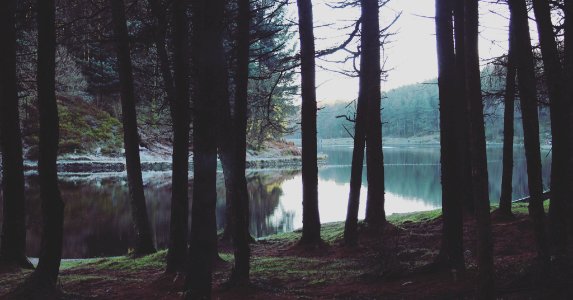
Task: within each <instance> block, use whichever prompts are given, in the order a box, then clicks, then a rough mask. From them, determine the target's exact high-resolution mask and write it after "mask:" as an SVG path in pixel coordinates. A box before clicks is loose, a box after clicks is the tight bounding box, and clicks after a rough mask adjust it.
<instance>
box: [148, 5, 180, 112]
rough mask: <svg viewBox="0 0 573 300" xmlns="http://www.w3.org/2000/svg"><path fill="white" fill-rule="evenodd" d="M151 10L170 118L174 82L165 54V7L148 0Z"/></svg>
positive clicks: (173, 110) (172, 109)
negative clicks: (154, 22)
mask: <svg viewBox="0 0 573 300" xmlns="http://www.w3.org/2000/svg"><path fill="white" fill-rule="evenodd" d="M148 2H149V7H150V8H151V12H152V13H153V15H154V16H155V19H156V22H157V27H156V28H155V33H154V35H153V38H154V39H155V42H154V43H155V48H156V49H157V58H158V60H159V70H160V72H161V77H162V79H163V84H164V85H165V94H166V95H167V101H168V103H169V111H170V113H171V120H172V121H173V120H174V119H175V118H176V117H175V116H174V114H175V106H176V104H175V101H176V100H175V97H176V96H175V93H176V91H175V83H174V82H173V74H172V73H171V66H170V63H169V55H168V54H167V52H168V51H167V17H166V13H167V8H166V7H164V6H163V5H161V0H148Z"/></svg>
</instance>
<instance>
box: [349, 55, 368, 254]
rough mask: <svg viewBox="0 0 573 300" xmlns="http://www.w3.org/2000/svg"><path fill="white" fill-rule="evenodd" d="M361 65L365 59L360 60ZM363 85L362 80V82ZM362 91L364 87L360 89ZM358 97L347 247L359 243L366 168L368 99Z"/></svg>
mask: <svg viewBox="0 0 573 300" xmlns="http://www.w3.org/2000/svg"><path fill="white" fill-rule="evenodd" d="M360 60H361V65H362V60H363V58H362V57H361V58H360ZM360 82H361V83H362V80H361V81H360ZM360 90H362V87H360ZM360 94H361V93H360V92H359V95H358V100H357V101H358V103H357V105H356V118H355V120H354V121H355V123H354V148H353V150H352V167H351V171H350V192H349V195H348V209H347V211H346V222H345V223H344V242H345V243H346V244H347V245H356V243H357V241H358V209H359V207H360V190H361V188H362V169H363V167H364V147H365V144H366V124H365V119H364V117H365V116H364V114H365V113H366V110H367V108H368V107H367V105H368V103H366V98H365V97H364V96H363V95H360Z"/></svg>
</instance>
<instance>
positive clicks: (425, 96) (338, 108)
mask: <svg viewBox="0 0 573 300" xmlns="http://www.w3.org/2000/svg"><path fill="white" fill-rule="evenodd" d="M494 69H495V68H494V67H488V68H485V70H484V71H483V72H482V78H483V79H482V86H483V87H484V92H483V94H484V102H485V103H484V104H485V114H486V120H485V122H486V124H485V125H486V138H487V140H488V141H491V142H501V141H502V140H503V110H504V106H503V102H502V100H503V96H502V95H503V88H504V85H503V84H502V83H503V82H504V81H505V78H503V77H504V76H503V75H496V72H494ZM438 101H439V99H438V84H437V79H433V80H428V81H425V82H421V83H415V84H410V85H405V86H402V87H399V88H396V89H393V90H390V91H388V92H386V93H384V95H383V99H382V112H381V115H382V132H383V136H384V137H399V138H415V137H422V136H431V135H438V134H439V131H440V127H439V126H440V121H439V114H440V111H439V104H438ZM355 111H356V107H355V103H354V102H350V103H349V102H339V103H336V104H329V105H325V106H323V107H322V109H320V110H319V112H318V122H317V123H318V124H317V127H318V128H317V129H318V136H319V137H320V138H346V137H350V134H349V132H350V133H352V134H353V133H354V123H353V122H352V120H353V119H354V114H355ZM515 115H516V119H515V121H514V123H515V129H516V131H515V141H516V142H518V143H519V142H522V141H523V130H522V126H521V112H520V107H519V101H518V103H517V106H516V112H515ZM539 117H540V134H541V139H542V143H544V142H546V141H549V140H550V138H551V130H550V124H549V122H550V119H549V109H548V108H547V107H545V106H543V105H542V106H541V109H540V111H539ZM345 128H346V129H345Z"/></svg>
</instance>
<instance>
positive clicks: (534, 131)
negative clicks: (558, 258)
mask: <svg viewBox="0 0 573 300" xmlns="http://www.w3.org/2000/svg"><path fill="white" fill-rule="evenodd" d="M508 3H509V9H510V11H511V18H512V20H513V27H512V29H513V30H514V35H515V58H516V64H517V77H518V87H519V97H520V102H521V112H522V122H523V137H524V144H525V158H526V163H527V181H528V187H529V194H530V195H531V200H530V201H529V215H530V217H531V219H532V221H533V224H534V231H535V238H536V243H537V253H538V256H539V257H540V258H541V259H542V260H543V261H546V260H547V259H548V258H549V254H548V251H547V246H546V245H547V242H546V237H545V220H544V219H545V210H544V209H543V199H542V198H543V182H542V177H541V151H540V143H539V118H538V114H537V113H538V109H537V91H536V80H535V69H534V60H533V52H532V50H531V37H530V35H529V24H528V17H527V6H526V3H525V0H510V1H509V2H508Z"/></svg>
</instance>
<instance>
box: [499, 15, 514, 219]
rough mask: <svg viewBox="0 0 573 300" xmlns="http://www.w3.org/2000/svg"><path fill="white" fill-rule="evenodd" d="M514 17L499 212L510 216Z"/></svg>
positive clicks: (506, 91) (506, 98)
mask: <svg viewBox="0 0 573 300" xmlns="http://www.w3.org/2000/svg"><path fill="white" fill-rule="evenodd" d="M513 27H514V25H513V19H512V18H511V17H510V21H509V47H508V51H507V66H506V70H507V71H506V74H505V99H504V105H505V106H504V112H503V173H502V177H501V197H500V199H499V212H500V213H501V215H502V216H505V217H510V216H512V215H513V214H512V213H511V196H512V187H513V184H512V182H513V135H514V128H513V123H514V118H515V117H514V115H515V75H516V74H515V73H516V68H515V37H514V30H513Z"/></svg>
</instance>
